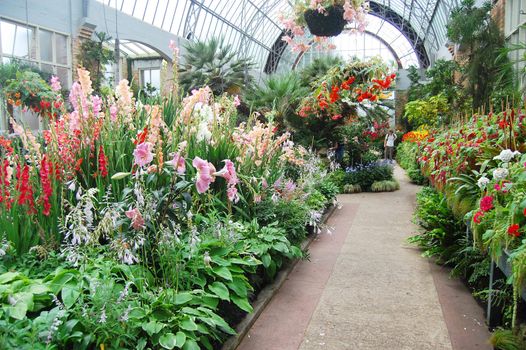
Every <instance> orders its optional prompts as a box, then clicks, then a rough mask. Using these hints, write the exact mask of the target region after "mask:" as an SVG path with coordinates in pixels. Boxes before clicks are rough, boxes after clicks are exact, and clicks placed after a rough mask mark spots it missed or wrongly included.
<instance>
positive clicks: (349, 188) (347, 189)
mask: <svg viewBox="0 0 526 350" xmlns="http://www.w3.org/2000/svg"><path fill="white" fill-rule="evenodd" d="M360 192H362V186H360V185H358V184H357V185H353V184H347V185H345V186H343V193H360Z"/></svg>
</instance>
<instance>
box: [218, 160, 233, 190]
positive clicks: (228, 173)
mask: <svg viewBox="0 0 526 350" xmlns="http://www.w3.org/2000/svg"><path fill="white" fill-rule="evenodd" d="M224 162H225V166H224V167H223V169H221V170H220V171H218V172H217V173H215V174H214V175H216V176H221V177H223V178H224V179H225V180H226V181H227V182H228V184H229V185H234V186H235V185H237V183H238V182H239V179H238V178H237V173H236V168H235V166H234V163H233V162H232V161H231V160H230V159H226V160H224Z"/></svg>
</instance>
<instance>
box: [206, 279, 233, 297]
mask: <svg viewBox="0 0 526 350" xmlns="http://www.w3.org/2000/svg"><path fill="white" fill-rule="evenodd" d="M208 288H209V289H210V290H211V291H212V292H213V293H214V294H215V295H217V296H218V297H219V298H221V299H223V300H227V301H229V300H230V299H229V297H228V296H229V295H230V293H229V292H228V288H227V287H226V286H225V285H224V284H223V283H221V282H217V281H216V282H214V283H212V284H211V285H209V286H208Z"/></svg>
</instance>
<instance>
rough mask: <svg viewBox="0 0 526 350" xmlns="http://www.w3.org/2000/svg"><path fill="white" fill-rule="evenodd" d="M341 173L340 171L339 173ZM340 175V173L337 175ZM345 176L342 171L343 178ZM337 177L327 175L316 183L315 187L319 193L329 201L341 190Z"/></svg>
mask: <svg viewBox="0 0 526 350" xmlns="http://www.w3.org/2000/svg"><path fill="white" fill-rule="evenodd" d="M340 174H341V173H340ZM337 176H340V175H337ZM344 178H345V173H343V179H344ZM336 181H340V180H339V179H335V178H331V177H329V178H328V179H327V180H326V181H323V182H320V183H319V184H317V186H316V188H317V190H318V191H320V193H321V194H322V195H323V196H324V197H325V200H326V201H330V200H332V199H334V198H336V195H337V194H338V193H340V192H341V189H340V188H341V187H340V186H339V184H340V182H336Z"/></svg>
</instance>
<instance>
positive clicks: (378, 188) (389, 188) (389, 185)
mask: <svg viewBox="0 0 526 350" xmlns="http://www.w3.org/2000/svg"><path fill="white" fill-rule="evenodd" d="M399 189H400V184H399V183H398V181H396V180H392V181H376V182H374V183H373V184H372V185H371V191H372V192H393V191H396V190H399Z"/></svg>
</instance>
